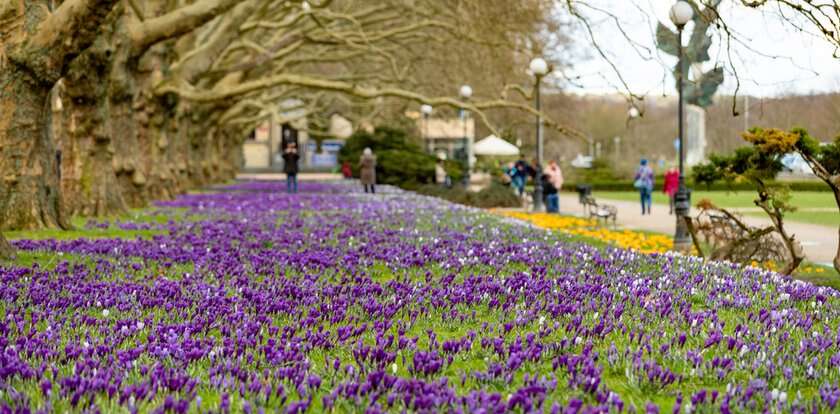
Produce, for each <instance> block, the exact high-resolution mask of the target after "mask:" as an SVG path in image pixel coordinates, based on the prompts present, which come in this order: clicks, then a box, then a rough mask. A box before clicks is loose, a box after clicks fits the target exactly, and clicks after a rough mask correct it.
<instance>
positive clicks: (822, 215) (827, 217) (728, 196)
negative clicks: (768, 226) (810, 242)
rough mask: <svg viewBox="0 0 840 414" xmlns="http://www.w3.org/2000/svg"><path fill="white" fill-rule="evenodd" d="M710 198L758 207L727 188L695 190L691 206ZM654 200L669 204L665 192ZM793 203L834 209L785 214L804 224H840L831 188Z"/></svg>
mask: <svg viewBox="0 0 840 414" xmlns="http://www.w3.org/2000/svg"><path fill="white" fill-rule="evenodd" d="M593 196H595V197H596V198H603V199H610V200H624V201H637V200H638V199H639V193H638V192H635V191H620V192H607V191H599V192H597V193H594V194H593ZM704 198H705V199H709V200H711V201H712V202H713V203H715V204H716V205H718V206H720V207H724V208H733V207H734V208H756V206H755V204H753V200H755V198H756V194H755V193H754V192H746V191H741V192H725V191H695V192H693V193H692V195H691V202H692V205H693V204H696V203H697V202H698V201H699V200H702V199H704ZM653 202H654V203H657V204H666V205H667V204H668V197H667V196H665V194H663V193H662V192H655V193H653ZM791 204H793V205H794V206H796V207H798V208H800V209H814V208H817V209H832V211H807V210H805V211H797V212H793V213H788V214H787V215H786V217H787V219H788V220H791V221H800V222H804V223H812V224H821V225H826V226H840V212H838V210H837V204H836V203H835V201H834V195H833V194H832V193H830V192H828V191H825V192H817V191H805V192H798V193H792V197H791ZM746 214H749V215H754V216H764V213H762V212H760V211H748V212H746Z"/></svg>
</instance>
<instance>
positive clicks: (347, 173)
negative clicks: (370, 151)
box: [341, 161, 353, 180]
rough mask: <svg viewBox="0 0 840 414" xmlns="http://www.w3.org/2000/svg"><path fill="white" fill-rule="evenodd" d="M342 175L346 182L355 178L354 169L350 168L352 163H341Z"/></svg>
mask: <svg viewBox="0 0 840 414" xmlns="http://www.w3.org/2000/svg"><path fill="white" fill-rule="evenodd" d="M341 175H343V176H344V179H345V180H349V179H351V178H353V168H352V167H350V161H344V162H343V163H341Z"/></svg>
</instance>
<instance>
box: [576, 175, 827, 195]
mask: <svg viewBox="0 0 840 414" xmlns="http://www.w3.org/2000/svg"><path fill="white" fill-rule="evenodd" d="M662 183H663V180H662V178H661V177H657V178H656V185H655V186H654V191H662ZM774 183H775V182H774V181H769V182H768V184H774ZM779 183H784V184H787V185H788V187H790V189H791V191H794V192H796V191H830V190H829V188H828V186H827V185H825V183H823V182H821V181H815V180H814V181H779ZM577 184H586V185H591V186H592V191H636V189H635V188H633V181H631V180H613V181H590V182H587V181H583V182H569V181H567V182H565V183H564V184H563V191H568V192H574V191H575V186H576V185H577ZM686 185H687V186H688V187H689V188H692V189H694V190H697V191H755V185H754V184H752V183H750V182H746V181H745V182H732V183H727V182H715V183H712V184H708V185H707V184H705V183H696V182H694V181H693V180H687V183H686Z"/></svg>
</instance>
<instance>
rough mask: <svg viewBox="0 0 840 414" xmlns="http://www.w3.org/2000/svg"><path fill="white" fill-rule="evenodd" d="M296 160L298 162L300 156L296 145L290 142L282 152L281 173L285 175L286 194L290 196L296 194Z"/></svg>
mask: <svg viewBox="0 0 840 414" xmlns="http://www.w3.org/2000/svg"><path fill="white" fill-rule="evenodd" d="M298 160H300V155H299V154H298V151H297V144H295V143H294V142H291V143H289V144H288V145H286V149H285V150H283V172H284V173H286V192H287V193H290V194H291V193H297V173H298Z"/></svg>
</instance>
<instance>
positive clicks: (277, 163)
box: [242, 99, 353, 171]
mask: <svg viewBox="0 0 840 414" xmlns="http://www.w3.org/2000/svg"><path fill="white" fill-rule="evenodd" d="M302 106H303V105H302V102H301V101H300V100H297V99H288V100H285V101H283V102H282V103H281V104H280V108H281V116H282V117H283V118H286V119H295V120H294V121H291V122H287V123H282V124H281V123H277V122H275V121H273V120H269V121H265V122H263V123H261V124H260V125H258V126H257V127H256V128H254V130H253V131H251V134H250V135H249V136H248V138H247V139H246V140H245V143H244V144H243V145H242V155H243V161H244V162H243V166H242V167H243V169H244V170H246V171H282V170H283V152H282V151H283V148H285V147H286V145H287V144H288V143H291V142H294V143H296V144H297V147H298V151H299V153H300V156H301V158H300V167H301V168H304V169H306V168H318V169H324V168H334V167H335V166H336V165H337V162H338V161H337V154H338V150H340V149H341V147H342V146H343V145H344V140H345V139H347V137H349V136H350V134H352V133H353V125H352V123H350V121H348V120H347V119H345V118H344V117H342V116H341V115H340V114H333V115H332V116H331V117H330V128H329V133H330V135H331V136H334V137H336V139H325V140H322V141H321V148H320V151H318V145H317V142H315V140H313V139H310V136H309V133H308V132H307V130H308V126H309V120H308V118H307V117H306V116H305V115H304V114H303V113H302V111H303V109H302ZM299 111H300V112H301V113H296V112H299Z"/></svg>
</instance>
